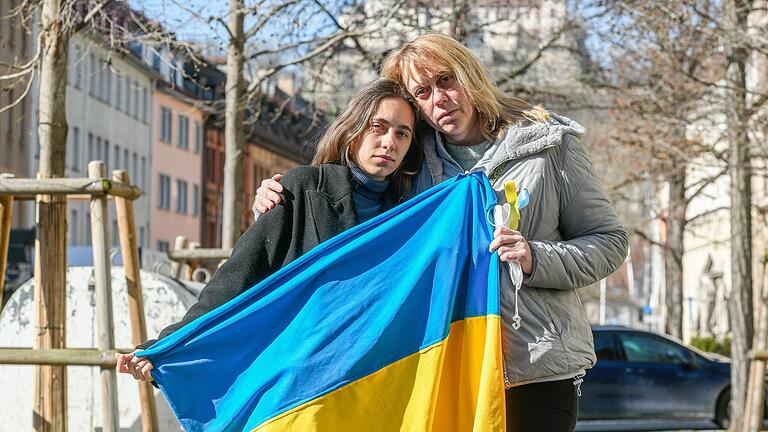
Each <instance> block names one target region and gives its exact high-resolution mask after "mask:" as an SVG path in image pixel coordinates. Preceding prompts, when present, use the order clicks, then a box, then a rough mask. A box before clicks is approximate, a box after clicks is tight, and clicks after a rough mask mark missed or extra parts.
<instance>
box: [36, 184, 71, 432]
mask: <svg viewBox="0 0 768 432" xmlns="http://www.w3.org/2000/svg"><path fill="white" fill-rule="evenodd" d="M66 215H67V198H66V197H65V196H56V195H38V197H37V205H36V212H35V224H36V225H37V229H36V237H35V293H34V298H35V300H34V302H35V326H34V332H35V342H34V347H35V348H36V349H56V348H65V347H66V341H67V338H66V324H67V220H66ZM34 388H35V390H34V407H33V418H32V425H33V429H34V430H35V431H38V432H48V431H56V432H59V431H66V430H67V368H66V366H36V367H35V368H34Z"/></svg>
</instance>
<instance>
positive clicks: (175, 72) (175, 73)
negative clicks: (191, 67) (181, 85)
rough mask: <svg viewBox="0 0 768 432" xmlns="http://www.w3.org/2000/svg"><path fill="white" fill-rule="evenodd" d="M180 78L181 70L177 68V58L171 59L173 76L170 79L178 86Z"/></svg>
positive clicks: (172, 83)
mask: <svg viewBox="0 0 768 432" xmlns="http://www.w3.org/2000/svg"><path fill="white" fill-rule="evenodd" d="M178 79H179V71H178V69H176V60H171V76H170V79H169V81H170V82H171V85H173V86H176V80H178Z"/></svg>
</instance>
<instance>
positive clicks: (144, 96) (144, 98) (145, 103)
mask: <svg viewBox="0 0 768 432" xmlns="http://www.w3.org/2000/svg"><path fill="white" fill-rule="evenodd" d="M147 119H149V92H148V91H147V88H146V87H142V88H141V120H142V121H143V122H144V123H146V122H147Z"/></svg>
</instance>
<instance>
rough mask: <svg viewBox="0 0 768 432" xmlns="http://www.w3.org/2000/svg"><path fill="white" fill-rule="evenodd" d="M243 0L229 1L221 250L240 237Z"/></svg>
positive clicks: (241, 199)
mask: <svg viewBox="0 0 768 432" xmlns="http://www.w3.org/2000/svg"><path fill="white" fill-rule="evenodd" d="M244 10H245V6H244V4H243V0H230V2H229V14H230V15H229V32H230V38H229V49H228V51H227V83H226V112H225V114H224V115H225V124H224V152H225V156H224V204H223V216H222V224H221V231H222V232H221V247H222V248H224V249H230V248H232V247H233V246H234V245H235V241H236V240H237V238H238V237H239V236H240V229H241V227H240V225H241V219H242V214H241V213H242V209H243V183H242V182H243V156H244V155H243V148H244V145H243V144H244V143H243V141H244V139H243V137H244V134H243V107H242V106H241V103H242V95H243V45H244V42H245V41H244V38H245V36H244V34H243V16H244V15H243V12H244Z"/></svg>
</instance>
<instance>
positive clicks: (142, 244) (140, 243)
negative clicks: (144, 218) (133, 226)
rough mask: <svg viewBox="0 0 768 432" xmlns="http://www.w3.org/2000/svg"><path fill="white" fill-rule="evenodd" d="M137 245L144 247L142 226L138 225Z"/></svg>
mask: <svg viewBox="0 0 768 432" xmlns="http://www.w3.org/2000/svg"><path fill="white" fill-rule="evenodd" d="M139 247H144V227H139Z"/></svg>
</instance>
